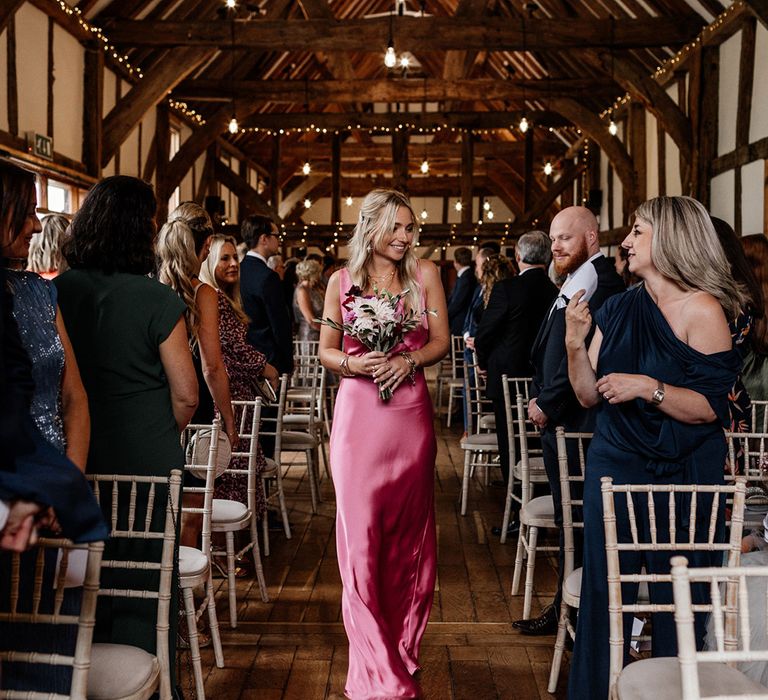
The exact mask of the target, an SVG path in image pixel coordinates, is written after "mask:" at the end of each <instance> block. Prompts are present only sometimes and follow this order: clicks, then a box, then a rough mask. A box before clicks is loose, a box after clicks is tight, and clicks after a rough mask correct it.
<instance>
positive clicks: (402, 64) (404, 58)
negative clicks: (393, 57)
mask: <svg viewBox="0 0 768 700" xmlns="http://www.w3.org/2000/svg"><path fill="white" fill-rule="evenodd" d="M410 65H411V59H410V58H408V56H401V57H400V67H401V68H408V66H410Z"/></svg>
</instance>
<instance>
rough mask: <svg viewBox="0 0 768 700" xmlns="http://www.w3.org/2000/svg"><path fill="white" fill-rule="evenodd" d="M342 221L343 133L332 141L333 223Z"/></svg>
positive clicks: (334, 136) (335, 136)
mask: <svg viewBox="0 0 768 700" xmlns="http://www.w3.org/2000/svg"><path fill="white" fill-rule="evenodd" d="M339 221H341V135H340V134H338V133H335V134H334V135H333V140H332V141H331V224H335V223H336V222H339Z"/></svg>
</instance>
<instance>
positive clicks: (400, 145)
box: [392, 129, 408, 194]
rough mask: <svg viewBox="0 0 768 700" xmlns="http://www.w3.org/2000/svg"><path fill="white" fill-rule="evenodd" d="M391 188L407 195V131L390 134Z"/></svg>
mask: <svg viewBox="0 0 768 700" xmlns="http://www.w3.org/2000/svg"><path fill="white" fill-rule="evenodd" d="M392 187H393V188H394V189H396V190H397V191H398V192H403V193H404V194H408V131H407V130H405V129H395V130H394V131H393V132H392Z"/></svg>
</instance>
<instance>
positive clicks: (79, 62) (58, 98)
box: [53, 25, 85, 160]
mask: <svg viewBox="0 0 768 700" xmlns="http://www.w3.org/2000/svg"><path fill="white" fill-rule="evenodd" d="M53 66H54V68H53V70H54V81H53V132H54V140H53V145H54V148H55V149H56V151H57V152H58V153H61V154H63V155H65V156H67V157H68V158H72V159H73V160H80V159H81V158H82V150H83V88H84V86H83V71H84V68H85V54H84V51H83V47H82V45H81V44H80V42H79V41H77V39H75V38H74V37H73V36H72V35H71V34H70V33H69V32H67V31H64V30H63V29H62V28H61V27H59V26H58V25H57V26H55V27H54V31H53Z"/></svg>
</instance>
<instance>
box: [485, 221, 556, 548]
mask: <svg viewBox="0 0 768 700" xmlns="http://www.w3.org/2000/svg"><path fill="white" fill-rule="evenodd" d="M551 257H552V254H551V253H550V250H549V237H548V236H547V234H546V233H544V232H543V231H531V232H529V233H526V234H524V235H523V236H521V237H520V240H518V242H517V249H516V251H515V258H516V260H517V264H518V267H519V269H520V274H519V275H517V276H516V277H511V278H509V279H505V280H502V281H500V282H497V283H496V284H495V285H494V286H493V288H492V290H491V293H490V297H489V300H488V305H487V306H486V308H485V311H484V312H483V315H482V318H481V319H480V325H479V326H478V329H477V334H476V335H475V350H476V352H477V361H478V364H479V365H480V368H481V369H483V370H487V372H488V379H487V382H486V391H485V394H486V397H487V398H489V399H491V400H492V401H493V412H494V415H495V417H496V434H497V436H498V439H499V458H500V462H501V472H502V474H503V476H504V481H505V482H507V481H508V480H509V445H508V444H507V418H506V412H505V408H504V393H503V388H502V380H501V377H502V375H503V374H506V375H507V376H508V377H529V376H531V375H532V373H533V366H532V365H531V359H530V357H531V347H532V346H533V341H534V340H535V338H536V334H537V333H538V332H539V327H540V326H541V323H542V321H543V320H544V318H545V317H546V314H547V311H548V310H549V307H550V306H551V305H552V302H553V301H554V299H555V297H556V296H557V287H555V285H554V284H552V282H551V281H550V280H549V277H548V276H547V266H548V265H549V261H550V259H551ZM512 400H513V401H514V400H515V397H514V396H513V397H512ZM510 527H512V528H513V529H514V528H515V527H516V524H511V526H510ZM497 529H498V528H497ZM498 534H501V530H498Z"/></svg>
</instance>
